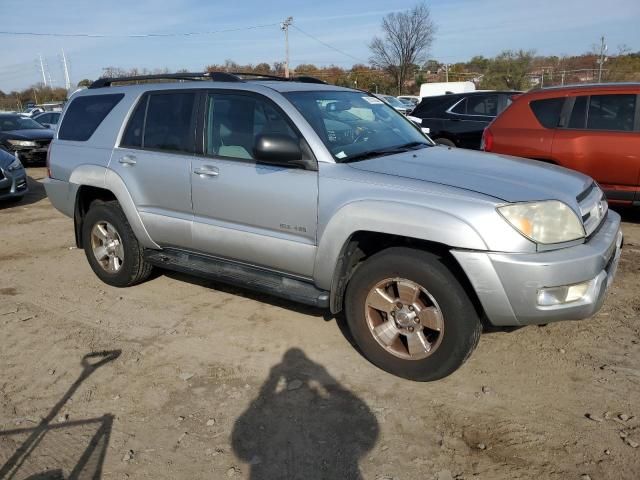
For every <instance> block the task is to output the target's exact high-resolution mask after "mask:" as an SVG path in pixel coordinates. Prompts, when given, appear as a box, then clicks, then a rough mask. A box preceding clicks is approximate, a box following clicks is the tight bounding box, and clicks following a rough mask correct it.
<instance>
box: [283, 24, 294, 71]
mask: <svg viewBox="0 0 640 480" xmlns="http://www.w3.org/2000/svg"><path fill="white" fill-rule="evenodd" d="M292 23H293V17H287V18H286V20H285V21H284V22H282V23H281V24H280V29H281V30H283V31H284V45H285V51H286V57H285V60H284V76H285V77H286V78H289V27H290V26H291V24H292Z"/></svg>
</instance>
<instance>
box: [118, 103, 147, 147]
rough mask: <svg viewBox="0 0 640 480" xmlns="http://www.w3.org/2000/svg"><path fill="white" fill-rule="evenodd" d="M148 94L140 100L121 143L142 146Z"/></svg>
mask: <svg viewBox="0 0 640 480" xmlns="http://www.w3.org/2000/svg"><path fill="white" fill-rule="evenodd" d="M148 101H149V97H148V96H144V97H142V100H140V102H138V106H137V107H136V109H135V111H134V112H133V115H131V118H130V119H129V124H128V125H127V129H126V131H125V132H124V136H123V137H122V141H121V142H120V145H121V146H123V147H133V148H136V147H137V148H140V147H142V129H143V128H144V117H145V115H146V113H147V102H148Z"/></svg>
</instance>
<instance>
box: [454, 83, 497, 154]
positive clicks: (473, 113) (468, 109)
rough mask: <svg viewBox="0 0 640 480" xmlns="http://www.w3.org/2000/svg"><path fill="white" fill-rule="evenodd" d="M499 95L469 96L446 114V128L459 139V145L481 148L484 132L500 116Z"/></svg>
mask: <svg viewBox="0 0 640 480" xmlns="http://www.w3.org/2000/svg"><path fill="white" fill-rule="evenodd" d="M499 101H500V97H499V95H497V94H486V95H484V94H482V95H478V94H476V95H469V96H468V97H466V98H463V99H462V100H460V101H459V102H457V103H456V104H455V105H453V106H452V107H451V108H450V109H449V110H447V112H446V122H445V124H446V126H445V128H446V129H447V130H449V131H451V132H452V133H453V134H454V135H455V136H456V137H457V142H456V143H457V145H458V146H460V147H464V148H475V149H478V148H480V142H481V140H482V132H483V131H484V129H485V127H486V126H487V125H489V122H491V120H493V119H494V118H495V117H496V115H497V114H498V108H499Z"/></svg>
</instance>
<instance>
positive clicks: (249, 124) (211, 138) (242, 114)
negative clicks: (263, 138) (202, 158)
mask: <svg viewBox="0 0 640 480" xmlns="http://www.w3.org/2000/svg"><path fill="white" fill-rule="evenodd" d="M205 130H206V138H205V145H206V153H207V155H216V156H221V157H231V158H239V159H245V160H250V159H253V145H254V142H255V138H256V136H258V135H260V134H264V133H275V134H281V135H287V136H289V137H291V138H293V139H296V140H299V137H298V135H297V134H296V133H295V132H294V131H293V129H292V128H291V126H290V125H289V122H288V120H287V119H286V117H285V116H284V115H283V114H282V113H281V112H280V111H279V110H277V109H275V108H274V107H273V106H272V105H271V104H270V103H269V102H267V101H265V100H261V99H259V98H256V97H253V96H248V95H233V94H211V95H209V97H208V99H207V118H206V127H205Z"/></svg>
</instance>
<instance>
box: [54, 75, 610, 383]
mask: <svg viewBox="0 0 640 480" xmlns="http://www.w3.org/2000/svg"><path fill="white" fill-rule="evenodd" d="M142 80H145V81H146V82H147V83H140V82H141V81H142ZM149 80H155V78H150V77H142V78H124V79H118V80H114V79H102V80H99V81H97V82H96V83H94V84H93V85H92V87H91V88H89V89H87V90H84V91H81V92H78V93H76V94H75V95H74V96H73V97H72V99H71V101H70V102H69V103H68V104H67V107H66V108H65V111H64V113H63V117H62V120H61V125H60V128H59V130H58V131H57V132H56V138H55V139H54V141H53V143H52V144H51V148H50V152H49V157H50V158H49V161H50V163H49V169H50V170H49V171H50V178H48V179H47V180H46V183H45V186H46V190H47V194H48V195H49V198H50V199H51V202H52V203H53V205H54V206H55V207H56V208H58V209H59V210H60V211H62V212H63V213H65V214H66V215H68V216H70V217H72V218H73V219H74V225H75V236H76V241H77V244H78V246H79V247H81V248H84V250H85V253H86V257H87V260H88V261H89V264H90V265H91V267H92V269H93V270H94V272H95V273H96V275H97V276H98V277H99V278H100V279H101V280H103V281H104V282H106V283H108V284H109V285H113V286H117V287H126V286H130V285H134V284H136V283H139V282H142V281H143V280H145V279H146V278H147V277H148V276H149V273H150V272H151V269H152V266H159V267H162V268H165V269H173V270H179V271H182V272H188V273H192V274H194V275H200V276H206V277H210V278H213V279H216V280H219V281H223V282H229V283H232V284H235V285H240V286H244V287H247V288H249V289H253V290H258V291H262V292H266V293H268V294H271V295H275V296H279V297H284V298H286V299H290V300H293V301H296V302H301V303H306V304H309V305H314V306H317V307H321V308H327V309H329V310H330V311H331V312H332V313H333V314H337V313H339V312H341V311H344V313H345V316H346V320H347V323H348V326H349V328H350V331H351V334H352V335H353V338H354V340H355V342H356V343H357V345H358V347H359V348H360V349H361V351H362V353H363V354H364V355H365V356H366V357H367V358H368V359H369V360H370V361H371V362H373V363H374V364H375V365H377V366H379V367H380V368H382V369H384V370H386V371H388V372H391V373H393V374H395V375H399V376H402V377H405V378H409V379H413V380H421V381H428V380H435V379H439V378H442V377H444V376H446V375H448V374H450V373H452V372H453V371H454V370H456V369H457V368H458V367H460V365H462V363H463V362H464V361H465V360H466V359H467V358H468V357H469V355H470V354H471V352H472V351H473V349H474V348H475V346H476V344H477V343H478V339H479V336H480V332H481V330H482V326H483V325H493V326H496V327H512V326H522V325H528V324H545V323H548V322H552V321H556V320H578V319H583V318H587V317H589V316H592V315H593V314H594V313H595V312H597V311H598V309H599V308H600V307H601V305H602V303H603V301H604V298H605V293H606V290H607V287H608V286H609V285H610V284H611V282H612V280H613V277H614V274H615V271H616V266H617V263H618V259H619V256H620V249H621V246H622V233H621V231H620V217H619V215H617V214H616V213H615V212H612V211H608V209H607V202H606V200H605V198H604V196H603V193H602V191H601V190H600V188H599V187H598V185H597V184H596V183H594V182H593V180H592V179H591V178H589V177H586V176H585V175H582V174H580V173H576V172H572V171H569V170H565V169H562V168H558V167H555V166H552V165H545V164H542V163H540V162H533V161H527V160H522V159H517V158H510V157H504V156H496V155H490V154H485V153H480V152H472V151H466V150H458V149H450V148H445V147H436V146H434V144H433V142H431V140H429V138H427V137H426V136H424V135H423V134H422V132H421V131H420V129H419V128H418V127H417V126H415V125H414V124H413V123H411V122H410V121H409V120H407V119H406V118H405V117H404V116H403V115H401V114H399V113H397V112H396V111H395V110H394V109H393V108H392V107H390V106H389V105H387V104H386V103H385V102H383V101H381V100H379V99H378V98H376V97H375V96H372V95H370V94H368V93H366V92H362V91H358V90H352V89H347V88H340V87H335V86H330V85H325V84H322V82H319V81H316V80H314V79H311V78H299V79H294V80H293V81H286V80H284V79H277V78H265V77H255V78H254V77H249V76H247V75H240V74H236V75H233V74H228V73H212V74H179V75H178V74H176V75H169V76H163V78H162V79H157V80H158V81H156V82H155V83H149ZM160 80H162V81H160ZM167 80H169V81H167ZM117 81H119V82H123V83H127V84H126V85H121V86H116V85H115V83H116V82H117ZM136 82H137V84H131V83H136ZM514 354H515V353H514Z"/></svg>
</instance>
